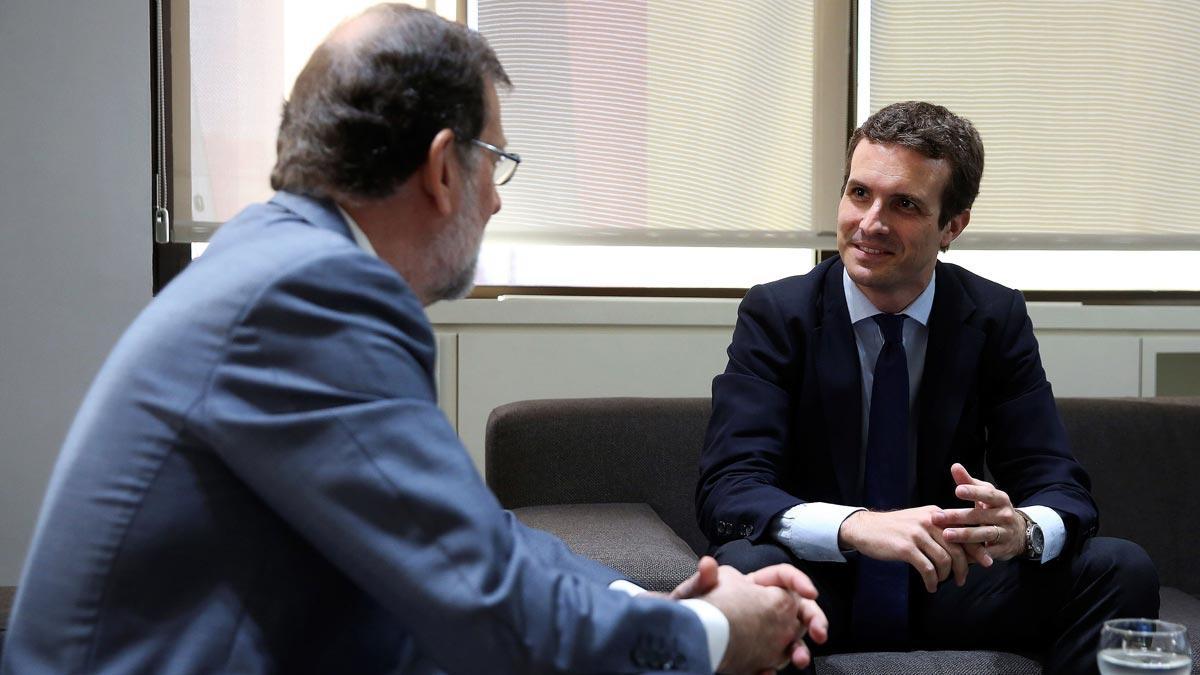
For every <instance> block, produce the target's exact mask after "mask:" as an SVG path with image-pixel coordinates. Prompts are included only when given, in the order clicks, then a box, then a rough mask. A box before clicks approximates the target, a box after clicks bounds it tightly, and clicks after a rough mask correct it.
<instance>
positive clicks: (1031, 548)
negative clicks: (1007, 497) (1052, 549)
mask: <svg viewBox="0 0 1200 675" xmlns="http://www.w3.org/2000/svg"><path fill="white" fill-rule="evenodd" d="M1017 513H1019V514H1021V517H1022V518H1024V519H1025V553H1024V557H1025V558H1026V559H1027V560H1041V559H1042V551H1043V549H1045V546H1046V540H1045V538H1044V537H1043V536H1042V528H1041V527H1040V526H1039V525H1038V524H1037V523H1035V522H1033V519H1032V518H1030V517H1029V516H1027V515H1025V512H1024V511H1021V510H1019V509H1018V510H1017Z"/></svg>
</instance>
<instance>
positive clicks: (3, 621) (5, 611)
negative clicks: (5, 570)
mask: <svg viewBox="0 0 1200 675" xmlns="http://www.w3.org/2000/svg"><path fill="white" fill-rule="evenodd" d="M16 594H17V587H16V586H0V654H3V653H4V636H5V634H6V633H7V631H8V617H9V614H10V613H11V612H12V605H13V598H14V597H15V596H16Z"/></svg>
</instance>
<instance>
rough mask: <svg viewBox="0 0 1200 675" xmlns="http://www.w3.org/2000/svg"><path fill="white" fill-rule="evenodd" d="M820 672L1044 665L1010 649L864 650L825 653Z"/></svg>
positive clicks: (1020, 674)
mask: <svg viewBox="0 0 1200 675" xmlns="http://www.w3.org/2000/svg"><path fill="white" fill-rule="evenodd" d="M816 671H817V675H829V674H833V675H842V674H845V675H852V674H853V675H859V674H861V673H872V674H873V675H911V674H912V673H944V674H945V675H958V674H961V675H979V674H980V673H1005V675H1025V674H1029V675H1037V674H1038V673H1041V672H1042V667H1041V666H1040V665H1038V662H1037V661H1034V660H1033V659H1030V658H1027V657H1024V656H1019V655H1017V654H1009V653H1007V652H985V651H970V652H956V651H936V652H863V653H856V654H833V655H832V656H822V657H820V658H818V659H817V667H816Z"/></svg>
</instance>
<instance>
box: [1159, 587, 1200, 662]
mask: <svg viewBox="0 0 1200 675" xmlns="http://www.w3.org/2000/svg"><path fill="white" fill-rule="evenodd" d="M1158 597H1159V600H1160V602H1161V603H1162V606H1161V607H1159V609H1158V616H1159V617H1160V618H1162V619H1163V620H1164V621H1173V622H1175V623H1181V624H1183V625H1185V626H1187V630H1188V641H1189V642H1191V643H1192V672H1193V673H1200V599H1198V598H1196V596H1194V595H1189V594H1187V593H1185V592H1183V591H1181V590H1179V589H1178V588H1171V587H1170V586H1163V587H1162V589H1161V590H1160V591H1159V593H1158Z"/></svg>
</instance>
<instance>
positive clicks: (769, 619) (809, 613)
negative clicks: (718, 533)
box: [671, 556, 829, 674]
mask: <svg viewBox="0 0 1200 675" xmlns="http://www.w3.org/2000/svg"><path fill="white" fill-rule="evenodd" d="M816 597H817V589H816V587H814V586H813V584H812V582H811V581H810V580H809V578H808V577H807V576H805V574H804V573H803V572H801V571H800V570H798V569H796V568H795V567H793V566H791V565H773V566H771V567H765V568H763V569H761V570H758V571H757V572H752V573H750V574H742V573H741V572H738V571H737V570H735V569H733V568H732V567H729V566H722V567H720V568H718V567H717V562H716V560H714V559H713V558H710V557H708V556H705V557H703V558H701V559H700V563H699V564H698V565H697V567H696V573H695V574H693V575H692V576H691V577H690V578H688V579H687V580H686V581H684V582H683V583H681V584H680V585H679V586H677V587H676V588H675V590H674V591H672V592H671V598H673V599H677V600H678V599H684V598H701V599H703V600H706V601H708V602H709V603H712V605H713V606H715V607H716V608H717V609H719V610H721V612H722V613H723V614H724V615H725V618H726V619H728V620H729V644H728V646H727V647H726V649H725V657H724V659H723V660H722V661H721V663H720V664H719V667H718V668H717V670H718V671H719V672H722V673H730V674H741V673H756V674H758V673H770V672H772V671H775V670H778V669H780V668H783V667H785V666H787V665H788V664H789V663H791V664H795V665H796V667H798V668H803V667H805V666H807V665H808V664H809V662H810V661H811V660H812V654H811V653H810V652H809V649H808V646H807V645H806V644H805V642H804V637H805V635H808V636H810V637H811V638H812V639H813V640H815V641H816V642H818V643H821V642H825V640H826V639H828V637H829V621H828V620H827V619H826V618H825V613H824V612H823V611H821V608H820V607H819V606H817V603H816Z"/></svg>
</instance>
